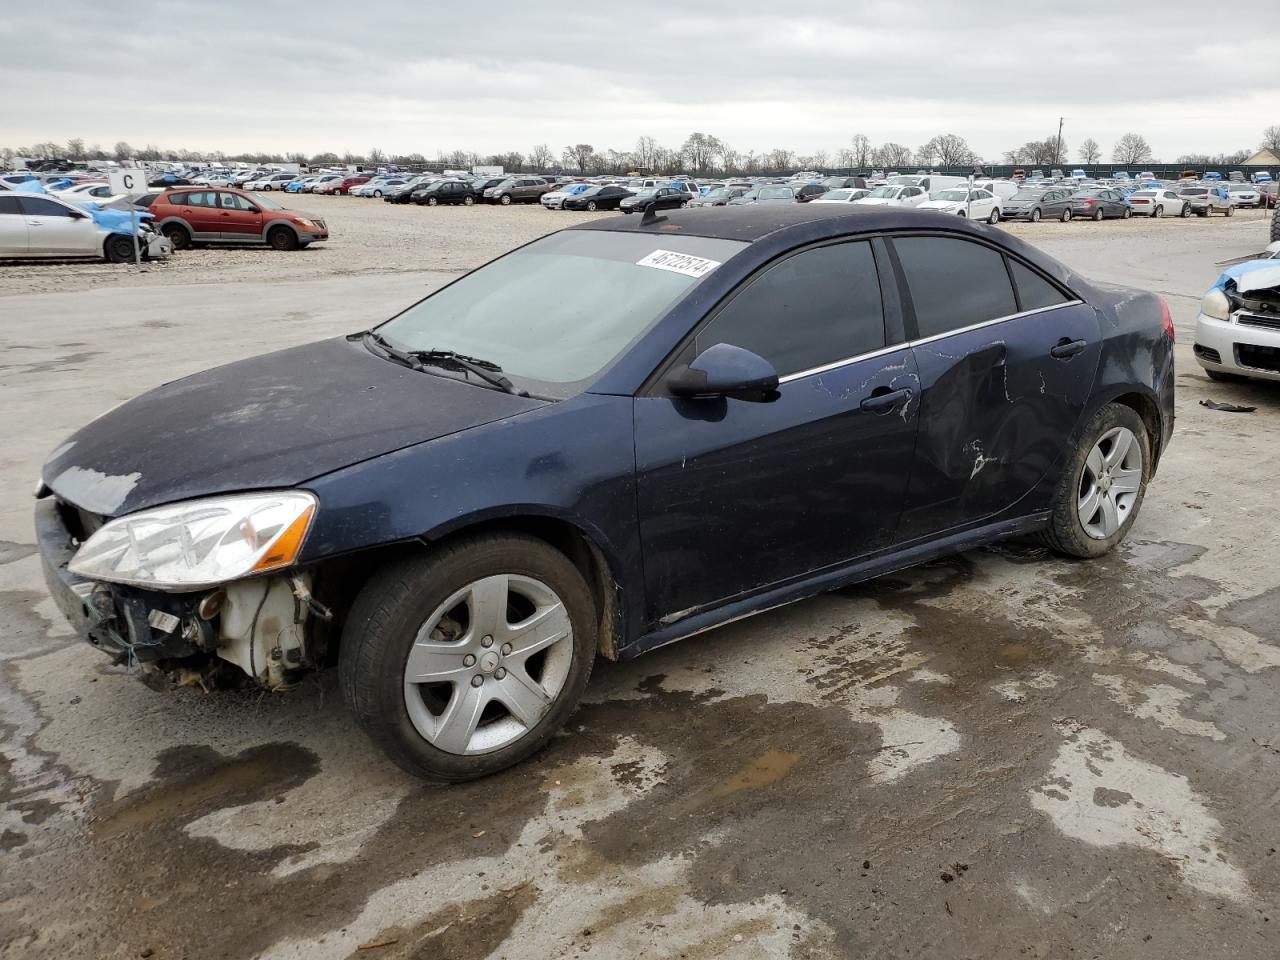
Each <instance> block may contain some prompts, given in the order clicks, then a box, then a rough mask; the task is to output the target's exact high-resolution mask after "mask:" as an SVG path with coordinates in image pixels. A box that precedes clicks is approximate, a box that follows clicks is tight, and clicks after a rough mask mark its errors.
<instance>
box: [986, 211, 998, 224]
mask: <svg viewBox="0 0 1280 960" xmlns="http://www.w3.org/2000/svg"><path fill="white" fill-rule="evenodd" d="M999 222H1000V208H999V207H992V208H991V214H990V215H989V216H988V217H987V223H989V224H991V225H992V226H995V225H996V224H997V223H999Z"/></svg>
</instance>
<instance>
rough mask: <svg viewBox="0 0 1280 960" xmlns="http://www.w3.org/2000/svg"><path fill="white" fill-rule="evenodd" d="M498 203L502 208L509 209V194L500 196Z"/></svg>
mask: <svg viewBox="0 0 1280 960" xmlns="http://www.w3.org/2000/svg"><path fill="white" fill-rule="evenodd" d="M498 202H499V203H500V204H502V205H503V206H504V207H509V206H511V194H509V193H504V194H503V195H502V198H501V199H500V200H499V201H498Z"/></svg>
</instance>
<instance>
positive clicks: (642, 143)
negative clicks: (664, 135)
mask: <svg viewBox="0 0 1280 960" xmlns="http://www.w3.org/2000/svg"><path fill="white" fill-rule="evenodd" d="M657 152H658V141H657V140H655V139H653V137H650V136H648V135H645V136H642V137H641V138H640V139H638V140H637V141H636V148H635V150H634V151H632V153H633V154H634V155H635V158H636V167H637V168H639V169H640V170H644V171H648V170H652V169H653V158H654V156H655V155H656V154H657Z"/></svg>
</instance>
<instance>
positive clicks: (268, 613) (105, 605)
mask: <svg viewBox="0 0 1280 960" xmlns="http://www.w3.org/2000/svg"><path fill="white" fill-rule="evenodd" d="M89 522H92V520H91V519H90V521H89ZM85 523H86V515H85V514H84V513H83V512H82V511H79V510H78V509H77V508H76V507H74V506H73V505H71V504H68V503H65V502H63V501H60V500H58V499H57V498H56V497H54V496H48V495H47V496H44V497H42V498H41V499H39V500H37V501H36V509H35V527H36V538H37V542H38V544H39V547H40V557H41V561H42V566H43V570H44V579H45V583H46V584H47V585H48V588H49V593H50V595H51V596H52V597H53V601H54V603H55V604H56V605H57V607H58V609H59V610H61V611H62V614H63V616H65V617H66V618H67V622H68V623H70V624H71V627H72V628H73V629H74V630H75V632H76V633H77V634H79V635H80V636H81V637H82V638H83V639H85V640H86V641H88V642H89V643H90V644H92V645H93V646H95V647H97V648H98V649H100V650H102V651H103V652H104V653H106V654H108V655H110V656H111V658H112V660H113V661H114V662H115V663H117V664H125V665H128V666H131V667H132V666H138V665H140V666H142V667H143V668H144V669H159V670H167V669H172V668H174V667H177V666H182V665H190V664H192V663H193V662H195V661H198V660H205V661H208V660H209V658H210V657H217V658H219V659H221V660H223V661H226V662H228V663H231V664H234V665H235V666H237V667H239V668H240V669H241V670H242V671H244V673H245V674H246V675H248V676H249V677H251V678H253V679H254V680H255V681H256V682H257V683H258V684H260V685H262V686H264V687H267V688H271V689H276V688H279V687H284V686H287V685H289V683H290V682H291V681H292V680H293V679H294V678H295V677H296V675H297V674H298V673H299V672H301V671H303V670H305V669H308V668H314V667H316V666H318V665H319V664H320V662H321V659H322V647H323V644H322V642H320V641H317V640H316V638H315V633H314V630H313V629H312V627H313V626H314V625H315V621H317V620H322V621H323V620H327V619H328V617H329V613H328V611H327V610H325V609H324V608H323V607H321V606H320V605H319V604H318V603H317V602H316V601H315V600H314V598H312V596H311V592H310V578H309V577H308V575H307V574H305V573H295V572H290V573H287V574H276V575H270V576H259V577H255V578H252V579H248V580H240V581H235V582H233V583H227V584H223V585H221V586H219V587H217V588H214V589H206V590H199V591H196V592H192V593H169V592H163V591H159V590H146V589H141V588H138V587H131V586H124V585H121V584H114V583H104V582H100V581H94V580H87V579H85V578H83V577H80V576H77V575H76V574H74V573H72V572H71V571H70V570H68V569H67V565H68V564H69V563H70V562H71V559H72V558H73V557H74V556H75V554H76V550H77V549H78V547H79V544H80V539H81V538H82V537H84V536H85V535H87V533H89V532H91V531H87V530H85V529H84V526H85Z"/></svg>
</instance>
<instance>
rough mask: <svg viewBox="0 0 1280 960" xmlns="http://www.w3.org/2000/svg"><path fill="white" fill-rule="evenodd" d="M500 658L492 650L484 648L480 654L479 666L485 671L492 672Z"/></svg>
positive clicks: (496, 667)
mask: <svg viewBox="0 0 1280 960" xmlns="http://www.w3.org/2000/svg"><path fill="white" fill-rule="evenodd" d="M501 660H502V658H501V657H500V656H498V654H497V652H496V651H494V650H486V651H485V652H484V653H482V654H481V655H480V660H479V661H478V662H479V666H480V669H481V670H483V671H484V672H485V673H493V671H494V670H496V669H498V663H499V662H500V661H501Z"/></svg>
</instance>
